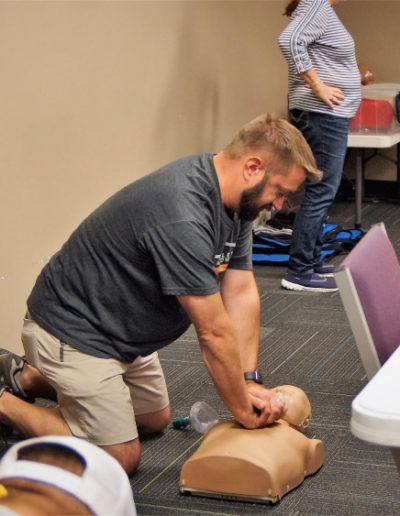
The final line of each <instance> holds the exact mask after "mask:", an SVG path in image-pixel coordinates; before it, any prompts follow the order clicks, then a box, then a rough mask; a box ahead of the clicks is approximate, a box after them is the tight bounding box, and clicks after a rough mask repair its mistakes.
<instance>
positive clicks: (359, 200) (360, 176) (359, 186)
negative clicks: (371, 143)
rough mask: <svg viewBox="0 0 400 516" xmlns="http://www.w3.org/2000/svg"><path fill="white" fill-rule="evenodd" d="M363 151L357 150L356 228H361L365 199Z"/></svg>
mask: <svg viewBox="0 0 400 516" xmlns="http://www.w3.org/2000/svg"><path fill="white" fill-rule="evenodd" d="M363 175H364V174H363V151H362V149H361V148H358V149H356V192H355V196H356V213H355V219H354V226H355V227H356V228H361V205H362V198H363Z"/></svg>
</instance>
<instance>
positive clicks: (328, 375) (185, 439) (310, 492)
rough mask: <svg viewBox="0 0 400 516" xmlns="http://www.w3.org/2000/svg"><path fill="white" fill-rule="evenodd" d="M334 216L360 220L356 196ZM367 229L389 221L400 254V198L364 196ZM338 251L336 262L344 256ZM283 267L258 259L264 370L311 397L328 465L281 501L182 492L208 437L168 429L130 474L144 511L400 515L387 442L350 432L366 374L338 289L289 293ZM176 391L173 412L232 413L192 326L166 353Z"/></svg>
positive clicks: (312, 431) (398, 484)
mask: <svg viewBox="0 0 400 516" xmlns="http://www.w3.org/2000/svg"><path fill="white" fill-rule="evenodd" d="M329 215H330V222H334V223H338V224H341V225H343V226H344V227H352V226H353V224H354V203H352V202H337V203H335V205H334V206H332V208H331V210H330V212H329ZM362 217H363V219H362V220H363V229H368V228H369V227H370V225H371V224H373V223H376V222H381V221H383V222H385V224H386V227H387V231H388V233H389V236H390V238H391V240H392V242H393V244H394V246H395V247H396V249H397V251H398V252H399V254H400V206H399V205H396V204H389V203H385V202H379V203H365V204H364V205H363V211H362ZM341 259H342V257H340V256H336V257H334V259H333V263H336V264H338V263H340V261H341ZM283 273H284V268H282V267H275V266H258V267H257V268H256V278H257V282H258V285H259V289H260V293H261V300H262V340H261V348H260V369H261V370H262V372H263V375H264V379H266V383H267V384H268V386H270V387H273V386H276V385H281V384H293V385H298V386H299V387H301V388H303V389H304V390H305V391H306V392H307V394H308V396H309V398H310V401H311V405H312V409H313V419H312V424H311V427H310V428H309V429H308V433H307V435H308V436H309V437H317V438H319V439H322V440H323V442H324V444H325V453H326V457H325V463H324V466H323V467H322V469H321V470H320V471H319V472H318V473H316V474H315V475H314V476H312V477H308V478H307V479H306V480H305V481H304V482H303V484H302V485H301V486H299V487H298V488H297V489H295V490H294V491H292V492H290V493H289V494H288V495H286V496H285V497H284V498H283V499H282V500H281V501H280V502H279V503H278V504H276V505H259V504H252V503H245V502H232V501H223V500H214V499H206V498H199V497H193V496H192V497H190V496H189V497H187V496H183V495H180V494H179V489H178V481H179V475H180V470H181V467H182V465H183V463H184V462H185V461H186V460H187V459H188V458H189V457H190V456H191V455H192V454H193V452H194V451H195V449H196V448H197V447H198V445H199V443H200V439H201V437H200V436H199V434H196V433H195V432H194V431H193V430H190V429H186V430H184V431H178V430H175V429H173V428H172V426H171V427H169V428H168V429H167V430H166V431H165V432H164V434H163V435H161V436H159V437H157V438H154V439H149V440H146V441H144V442H143V445H142V450H143V458H142V464H141V467H140V469H139V471H138V472H137V473H136V474H135V475H134V476H133V477H132V479H131V482H132V486H133V490H134V495H135V501H136V506H137V511H138V514H139V516H141V515H153V514H168V515H177V516H178V515H179V516H180V515H184V514H186V515H195V514H199V515H203V514H204V515H207V514H209V515H212V514H215V515H223V514H230V515H232V514H235V515H243V516H245V515H251V514H265V513H271V514H274V515H291V516H308V515H320V516H322V515H324V516H325V515H332V516H344V515H352V516H356V515H357V516H358V515H360V516H361V515H363V516H367V515H371V516H377V515H399V514H400V479H399V476H398V474H397V470H396V467H395V465H394V463H393V461H392V457H391V454H390V452H389V451H388V450H387V449H384V448H380V447H376V446H372V445H369V444H367V443H364V442H361V441H359V440H357V439H356V438H354V437H353V436H352V435H351V433H350V431H349V420H350V403H351V400H352V399H353V397H354V396H355V395H356V394H357V393H358V392H359V391H360V390H361V388H362V387H363V385H364V384H365V382H366V377H365V373H364V371H363V368H362V366H361V363H360V360H359V357H358V353H357V349H356V347H355V343H354V340H353V337H352V334H351V330H350V328H349V325H348V322H347V319H346V315H345V313H344V310H343V308H342V304H341V301H340V297H339V294H338V293H331V294H314V293H295V292H287V291H285V290H283V289H281V288H280V279H281V277H282V275H283ZM160 357H161V361H162V364H163V367H164V370H165V374H166V378H167V383H168V387H169V392H170V398H171V406H172V416H173V418H176V417H180V416H186V415H188V414H189V410H190V407H191V405H192V404H193V403H194V402H195V401H197V400H205V401H207V402H208V403H210V404H211V405H212V406H213V407H215V409H216V410H217V411H218V413H219V416H220V418H221V419H223V418H228V417H229V413H228V412H227V410H226V409H225V408H224V406H223V405H222V403H221V402H220V400H219V398H218V397H217V395H216V394H215V392H214V389H213V386H212V384H211V381H210V378H209V376H208V374H207V372H206V370H205V367H204V365H203V363H202V360H201V356H200V352H199V349H198V345H197V342H196V338H195V335H194V332H193V330H191V329H189V331H188V332H187V333H186V334H185V335H184V336H183V337H182V338H181V339H180V340H179V341H178V342H175V343H174V344H172V345H170V346H169V347H167V348H166V349H164V350H162V351H161V352H160Z"/></svg>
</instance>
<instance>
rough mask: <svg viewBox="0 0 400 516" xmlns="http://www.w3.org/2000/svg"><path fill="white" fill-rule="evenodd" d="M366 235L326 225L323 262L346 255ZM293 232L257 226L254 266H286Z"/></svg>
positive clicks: (254, 239) (357, 230)
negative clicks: (339, 255)
mask: <svg viewBox="0 0 400 516" xmlns="http://www.w3.org/2000/svg"><path fill="white" fill-rule="evenodd" d="M363 235H364V231H362V230H361V229H344V228H342V227H341V226H338V225H337V224H324V227H323V230H322V252H321V257H322V259H323V260H326V259H328V258H331V257H332V256H335V255H337V254H346V253H348V252H350V251H351V250H352V249H353V247H354V246H355V245H356V244H357V242H358V241H359V240H361V238H362V237H363ZM291 241H292V231H291V230H290V229H276V228H273V227H271V228H269V227H268V226H256V227H255V228H254V229H253V254H252V260H253V263H254V264H259V265H273V264H276V265H285V264H287V263H288V262H289V255H290V244H291Z"/></svg>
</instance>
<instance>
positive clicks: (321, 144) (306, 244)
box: [288, 109, 350, 276]
mask: <svg viewBox="0 0 400 516" xmlns="http://www.w3.org/2000/svg"><path fill="white" fill-rule="evenodd" d="M290 122H291V123H292V124H293V125H294V126H295V127H297V128H298V129H299V130H300V131H301V132H302V133H303V136H304V138H305V139H306V140H307V142H308V144H309V146H310V147H311V150H312V152H313V154H314V157H315V161H316V162H317V167H318V169H319V170H321V171H322V172H323V177H322V180H321V181H318V182H316V183H312V182H310V181H306V184H305V193H304V196H303V199H302V202H301V205H300V207H299V209H298V211H297V213H296V218H295V221H294V226H293V235H292V244H291V247H290V259H289V266H288V272H289V273H291V274H295V275H296V276H308V275H310V274H312V272H313V267H314V265H316V264H317V263H319V262H320V261H321V247H322V227H323V223H324V220H325V216H326V212H327V211H328V208H329V206H330V205H331V204H332V202H333V200H334V199H335V195H336V192H337V190H338V188H339V185H340V180H341V177H342V171H343V162H344V158H345V156H346V149H347V133H348V127H349V123H350V118H342V117H338V116H333V115H328V114H323V113H315V112H311V111H301V110H299V109H293V110H291V111H290Z"/></svg>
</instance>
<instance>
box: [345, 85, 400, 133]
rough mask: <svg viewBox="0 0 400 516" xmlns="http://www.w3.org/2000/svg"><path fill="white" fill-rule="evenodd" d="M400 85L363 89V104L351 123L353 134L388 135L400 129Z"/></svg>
mask: <svg viewBox="0 0 400 516" xmlns="http://www.w3.org/2000/svg"><path fill="white" fill-rule="evenodd" d="M399 92H400V84H397V83H388V82H387V83H383V82H382V83H377V84H368V85H367V86H362V87H361V96H362V100H361V104H360V107H359V108H358V111H357V113H356V115H355V116H354V118H353V119H352V120H351V122H350V127H349V130H350V131H351V132H352V133H361V134H365V133H367V134H368V133H371V134H387V133H392V132H393V131H395V130H396V129H399V128H400V123H399V121H398V119H397V114H396V97H397V95H398V94H399Z"/></svg>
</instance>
